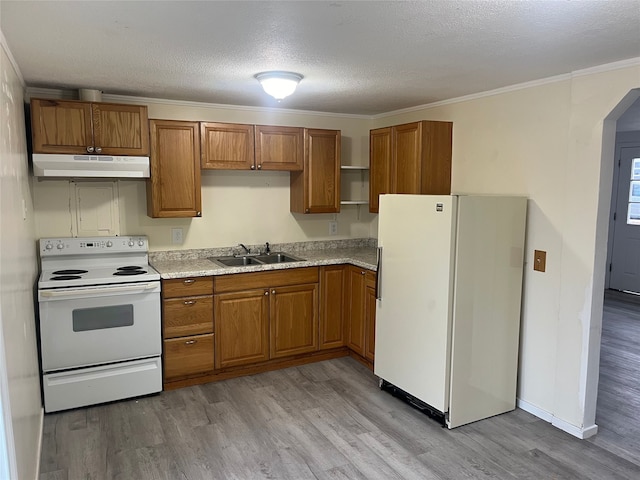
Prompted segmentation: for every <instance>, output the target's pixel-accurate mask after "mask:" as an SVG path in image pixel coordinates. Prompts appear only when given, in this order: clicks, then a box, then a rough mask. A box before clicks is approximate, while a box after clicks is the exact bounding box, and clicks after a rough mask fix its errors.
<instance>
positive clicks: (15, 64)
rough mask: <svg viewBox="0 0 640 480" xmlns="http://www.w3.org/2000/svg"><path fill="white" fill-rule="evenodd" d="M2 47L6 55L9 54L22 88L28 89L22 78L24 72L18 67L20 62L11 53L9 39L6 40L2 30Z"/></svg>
mask: <svg viewBox="0 0 640 480" xmlns="http://www.w3.org/2000/svg"><path fill="white" fill-rule="evenodd" d="M0 45H2V49H3V50H4V53H6V54H7V57H8V58H9V62H10V63H11V66H12V67H13V69H14V70H15V72H16V75H17V76H18V80H20V84H21V85H22V88H23V89H24V88H25V87H26V84H25V83H24V77H23V76H22V72H21V71H20V67H18V62H16V59H15V58H13V54H12V53H11V49H10V48H9V45H8V44H7V39H6V38H4V33H2V30H0Z"/></svg>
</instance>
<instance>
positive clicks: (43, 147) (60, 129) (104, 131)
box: [31, 98, 149, 156]
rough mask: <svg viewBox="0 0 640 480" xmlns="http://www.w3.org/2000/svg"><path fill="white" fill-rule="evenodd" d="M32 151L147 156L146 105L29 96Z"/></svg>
mask: <svg viewBox="0 0 640 480" xmlns="http://www.w3.org/2000/svg"><path fill="white" fill-rule="evenodd" d="M31 130H32V135H33V151H34V153H60V154H87V153H90V154H100V155H138V156H147V155H149V125H148V120H147V107H146V106H143V105H120V104H114V103H91V102H81V101H75V100H46V99H38V98H32V99H31Z"/></svg>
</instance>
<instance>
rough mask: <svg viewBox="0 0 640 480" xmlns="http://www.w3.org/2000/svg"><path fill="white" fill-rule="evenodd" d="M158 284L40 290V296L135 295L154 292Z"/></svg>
mask: <svg viewBox="0 0 640 480" xmlns="http://www.w3.org/2000/svg"><path fill="white" fill-rule="evenodd" d="M158 286H159V285H158V283H157V282H156V283H146V284H140V283H138V284H135V285H123V286H120V285H119V286H116V287H88V288H82V289H80V288H71V289H62V290H40V296H41V297H45V298H67V297H76V298H77V297H92V296H95V295H100V294H104V293H107V294H109V293H135V292H140V291H141V290H142V291H146V290H153V289H156V288H158Z"/></svg>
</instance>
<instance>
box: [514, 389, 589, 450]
mask: <svg viewBox="0 0 640 480" xmlns="http://www.w3.org/2000/svg"><path fill="white" fill-rule="evenodd" d="M516 404H517V406H518V408H520V409H522V410H524V411H525V412H528V413H530V414H531V415H534V416H536V417H538V418H539V419H541V420H544V421H545V422H549V423H550V424H551V425H553V426H554V427H556V428H559V429H560V430H563V431H565V432H567V433H568V434H570V435H573V436H574V437H577V438H579V439H581V440H584V439H585V438H589V437H592V436H593V435H595V434H596V433H598V426H597V425H596V424H593V425H590V426H588V427H576V426H575V425H573V424H571V423H569V422H567V421H565V420H562V419H561V418H558V417H555V416H554V415H553V414H552V413H551V412H548V411H546V410H544V409H542V408H540V407H537V406H536V405H533V404H531V403H529V402H526V401H524V400H521V399H519V398H518V399H517V401H516Z"/></svg>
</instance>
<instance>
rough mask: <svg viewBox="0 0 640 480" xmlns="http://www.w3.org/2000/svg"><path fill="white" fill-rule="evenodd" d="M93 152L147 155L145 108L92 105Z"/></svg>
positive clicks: (147, 140)
mask: <svg viewBox="0 0 640 480" xmlns="http://www.w3.org/2000/svg"><path fill="white" fill-rule="evenodd" d="M91 108H92V115H93V141H94V147H95V152H96V153H100V154H102V155H137V156H147V155H149V121H148V118H147V107H146V106H143V105H118V104H114V103H92V104H91Z"/></svg>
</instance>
